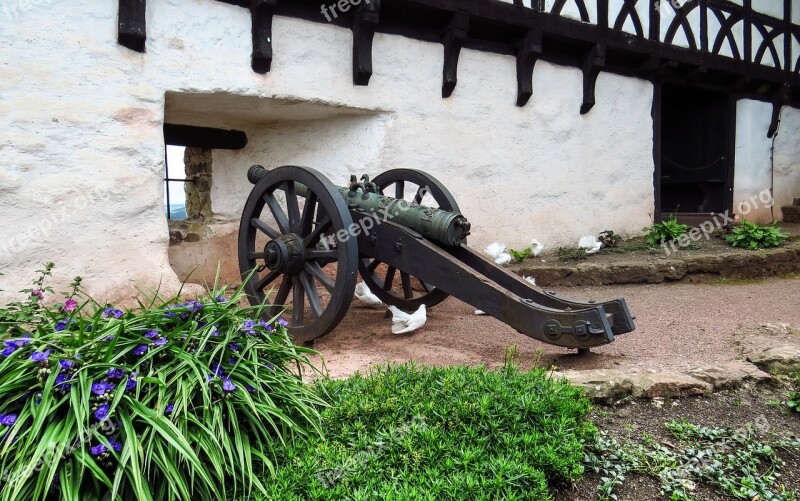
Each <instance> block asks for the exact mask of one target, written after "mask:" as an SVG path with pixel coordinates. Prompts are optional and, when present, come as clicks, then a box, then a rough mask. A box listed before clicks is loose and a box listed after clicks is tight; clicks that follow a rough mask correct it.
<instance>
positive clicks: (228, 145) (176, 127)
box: [164, 124, 247, 150]
mask: <svg viewBox="0 0 800 501" xmlns="http://www.w3.org/2000/svg"><path fill="white" fill-rule="evenodd" d="M164 143H165V144H169V145H174V146H191V147H193V148H208V149H219V150H241V149H242V148H244V147H245V146H247V134H245V133H244V132H242V131H240V130H226V129H215V128H212V127H195V126H193V125H180V124H164Z"/></svg>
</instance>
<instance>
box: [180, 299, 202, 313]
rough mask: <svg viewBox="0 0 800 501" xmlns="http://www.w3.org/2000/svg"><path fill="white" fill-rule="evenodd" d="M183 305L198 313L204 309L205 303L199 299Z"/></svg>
mask: <svg viewBox="0 0 800 501" xmlns="http://www.w3.org/2000/svg"><path fill="white" fill-rule="evenodd" d="M183 306H186V307H188V308H189V311H190V312H192V313H197V312H198V311H200V310H202V309H203V303H201V302H200V301H197V300H195V301H188V302H186V303H184V304H183Z"/></svg>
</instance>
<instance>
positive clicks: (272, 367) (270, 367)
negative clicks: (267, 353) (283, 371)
mask: <svg viewBox="0 0 800 501" xmlns="http://www.w3.org/2000/svg"><path fill="white" fill-rule="evenodd" d="M267 369H269V370H275V366H274V365H272V364H267Z"/></svg>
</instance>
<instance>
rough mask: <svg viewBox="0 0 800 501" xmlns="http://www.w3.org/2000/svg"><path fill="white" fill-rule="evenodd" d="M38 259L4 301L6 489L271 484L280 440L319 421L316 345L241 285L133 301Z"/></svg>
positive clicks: (181, 491)
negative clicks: (248, 300)
mask: <svg viewBox="0 0 800 501" xmlns="http://www.w3.org/2000/svg"><path fill="white" fill-rule="evenodd" d="M51 270H52V265H51V264H48V265H47V266H46V267H45V268H44V269H43V270H40V277H39V279H37V281H36V282H35V283H34V288H33V289H29V290H26V291H24V293H25V294H26V295H27V296H28V299H27V300H26V301H23V302H20V303H12V304H11V305H8V306H6V307H5V308H0V342H2V348H3V350H2V353H0V475H2V479H0V500H16V499H42V498H45V497H48V496H59V497H62V498H63V499H93V498H95V499H99V498H101V497H103V496H106V495H109V494H110V498H109V499H153V498H157V499H167V498H172V497H177V498H180V499H188V498H190V497H193V496H199V497H200V498H202V499H225V498H226V497H228V496H229V495H230V494H233V495H235V496H236V495H249V494H250V493H252V492H254V491H255V492H262V493H263V492H265V488H264V484H263V483H262V480H261V479H262V478H263V477H264V476H265V474H267V473H269V472H272V471H274V466H273V460H274V457H275V454H274V452H275V450H276V448H277V447H278V446H280V445H281V444H283V443H284V442H285V441H288V440H292V439H294V438H296V437H298V436H301V435H304V434H307V433H318V432H319V411H320V409H321V408H322V407H324V406H325V403H324V400H322V397H321V396H320V394H319V392H316V391H314V389H313V388H311V387H309V386H306V385H304V384H303V382H302V380H301V373H302V372H303V371H304V370H312V371H313V370H314V368H313V366H312V365H311V364H310V362H309V360H308V355H309V354H310V353H312V351H311V350H309V349H306V348H303V347H298V346H295V345H293V344H292V342H291V340H290V338H289V335H288V333H287V330H286V328H285V325H286V323H285V322H284V321H283V320H282V319H281V318H273V319H263V318H262V313H263V312H264V307H263V306H260V307H241V306H240V301H241V299H242V294H243V293H242V290H241V288H239V289H236V290H234V291H232V292H231V293H230V294H227V295H228V296H229V298H227V299H226V297H225V295H226V290H225V288H218V287H217V284H216V283H215V284H214V287H213V288H212V289H211V291H209V296H208V298H202V299H195V300H190V301H182V300H179V299H178V298H172V299H171V300H168V301H165V300H163V299H162V298H160V297H158V295H157V294H155V295H154V297H152V298H149V299H148V300H147V302H140V305H139V307H138V308H137V309H135V310H130V311H123V310H122V309H117V308H114V307H112V306H110V305H100V304H98V303H96V302H95V301H93V300H92V299H91V298H89V297H88V296H85V295H84V294H83V292H82V291H81V288H80V279H76V281H75V282H73V284H72V291H71V293H67V294H65V296H66V299H64V300H59V301H58V302H57V304H56V305H54V306H45V303H46V302H47V300H48V299H50V298H49V297H48V296H49V295H51V294H53V292H52V290H51V289H50V288H47V287H45V286H44V285H43V284H44V280H45V277H47V276H49V275H50V273H51Z"/></svg>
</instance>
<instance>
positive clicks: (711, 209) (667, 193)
mask: <svg viewBox="0 0 800 501" xmlns="http://www.w3.org/2000/svg"><path fill="white" fill-rule="evenodd" d="M658 93H659V94H660V96H656V97H657V103H658V106H659V109H657V111H658V113H657V115H660V116H656V117H655V119H656V121H657V131H656V138H655V139H656V141H657V147H656V158H655V164H656V179H655V189H656V197H655V199H656V219H657V220H664V219H668V218H669V217H670V214H676V215H677V218H678V220H680V221H681V222H685V223H687V224H698V223H700V222H702V221H704V220H706V219H707V218H708V215H709V214H712V213H720V212H725V211H726V210H731V209H732V205H733V165H734V163H733V162H734V148H735V132H736V130H735V129H736V101H735V100H734V99H733V98H732V97H731V96H729V95H728V94H725V93H722V92H715V91H711V90H705V89H698V88H693V87H687V86H681V85H677V84H669V83H668V84H663V85H661V86H659V91H658Z"/></svg>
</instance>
